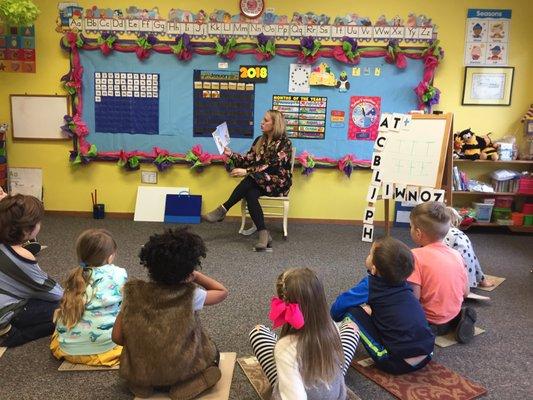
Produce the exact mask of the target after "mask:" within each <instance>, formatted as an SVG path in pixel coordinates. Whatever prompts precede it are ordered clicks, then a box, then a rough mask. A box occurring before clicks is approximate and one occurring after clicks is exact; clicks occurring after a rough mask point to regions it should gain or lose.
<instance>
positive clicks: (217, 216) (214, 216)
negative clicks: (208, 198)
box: [202, 205, 228, 223]
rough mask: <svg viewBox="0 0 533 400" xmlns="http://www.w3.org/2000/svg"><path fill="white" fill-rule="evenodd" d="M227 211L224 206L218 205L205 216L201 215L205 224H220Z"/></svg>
mask: <svg viewBox="0 0 533 400" xmlns="http://www.w3.org/2000/svg"><path fill="white" fill-rule="evenodd" d="M227 212H228V211H227V210H226V209H225V208H224V206H222V205H220V206H218V207H217V208H215V209H214V210H213V211H211V212H208V213H207V214H205V215H202V219H203V220H204V221H207V222H211V223H213V222H220V221H222V220H223V219H224V217H225V216H226V213H227Z"/></svg>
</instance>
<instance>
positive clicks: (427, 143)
mask: <svg viewBox="0 0 533 400" xmlns="http://www.w3.org/2000/svg"><path fill="white" fill-rule="evenodd" d="M445 126H446V120H415V119H413V122H412V123H411V128H410V129H409V131H401V132H391V133H390V135H389V136H388V138H387V144H386V146H385V149H384V151H383V152H382V160H381V168H380V169H381V171H382V179H383V182H393V183H397V184H405V185H415V186H427V187H435V185H436V183H437V175H438V170H439V160H440V158H441V152H442V143H443V140H442V138H443V134H445Z"/></svg>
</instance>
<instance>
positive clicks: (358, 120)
mask: <svg viewBox="0 0 533 400" xmlns="http://www.w3.org/2000/svg"><path fill="white" fill-rule="evenodd" d="M378 115H379V110H377V109H376V106H375V104H373V103H372V102H366V101H362V102H360V103H358V104H357V105H356V106H355V107H354V108H353V111H352V121H353V123H354V124H355V126H357V127H359V128H363V129H367V128H370V127H371V126H372V125H373V124H374V123H376V121H377V118H378Z"/></svg>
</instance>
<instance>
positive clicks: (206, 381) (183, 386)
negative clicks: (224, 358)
mask: <svg viewBox="0 0 533 400" xmlns="http://www.w3.org/2000/svg"><path fill="white" fill-rule="evenodd" d="M221 376H222V374H221V373H220V369H219V368H218V367H209V368H207V369H206V370H205V371H203V372H200V373H199V374H198V375H196V376H194V377H192V378H191V379H189V380H187V381H185V382H179V383H177V384H175V385H173V386H172V387H171V388H170V391H169V393H168V396H169V397H170V398H171V399H172V400H189V399H194V398H195V397H196V396H198V395H199V394H200V393H202V392H205V391H206V390H207V389H209V388H210V387H213V386H215V384H216V383H217V382H218V381H219V380H220V378H221Z"/></svg>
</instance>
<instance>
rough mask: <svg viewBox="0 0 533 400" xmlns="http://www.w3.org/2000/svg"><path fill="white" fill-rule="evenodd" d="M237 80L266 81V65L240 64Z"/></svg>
mask: <svg viewBox="0 0 533 400" xmlns="http://www.w3.org/2000/svg"><path fill="white" fill-rule="evenodd" d="M239 81H241V82H251V83H265V82H267V81H268V67H267V66H266V65H241V67H240V68H239Z"/></svg>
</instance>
